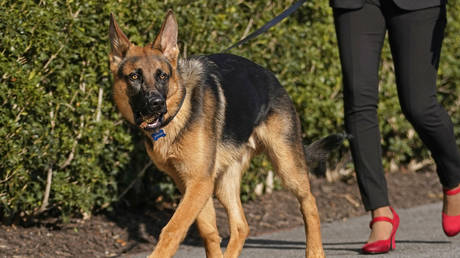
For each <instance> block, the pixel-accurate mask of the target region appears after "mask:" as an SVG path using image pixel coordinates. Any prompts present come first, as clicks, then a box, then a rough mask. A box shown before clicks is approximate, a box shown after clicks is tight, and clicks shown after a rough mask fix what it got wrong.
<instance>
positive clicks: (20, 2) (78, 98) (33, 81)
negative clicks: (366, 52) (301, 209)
mask: <svg viewBox="0 0 460 258" xmlns="http://www.w3.org/2000/svg"><path fill="white" fill-rule="evenodd" d="M293 2H294V1H292V0H289V1H268V0H258V1H255V0H253V1H236V0H231V1H219V0H211V1H204V0H197V1H186V0H183V1H153V0H152V1H132V0H131V1H129V0H128V1H95V0H86V1H78V0H68V1H47V0H41V1H38V0H36V1H32V0H14V1H13V0H6V1H5V0H0V75H1V76H0V102H1V107H0V125H1V127H0V173H1V174H0V214H1V216H2V217H3V218H4V219H5V218H6V219H9V218H13V217H18V216H20V217H23V218H27V217H29V216H33V215H37V214H39V213H41V212H43V211H46V212H48V213H50V214H52V215H55V216H63V217H66V216H70V215H78V214H83V213H90V212H94V211H96V210H99V209H105V208H110V207H111V205H112V204H113V203H114V202H116V201H119V200H118V199H119V196H120V195H121V194H122V193H124V190H125V189H127V188H128V187H130V183H131V182H133V180H135V179H136V178H137V177H138V174H139V173H141V171H142V169H143V168H144V167H145V165H146V164H148V162H149V161H148V158H147V157H146V155H145V153H144V150H143V145H142V138H141V137H140V136H139V134H138V133H137V131H136V130H135V129H134V128H131V127H130V126H128V125H127V123H125V122H124V121H123V120H122V118H121V117H120V115H118V113H117V111H116V109H115V108H114V106H113V103H112V100H111V92H110V89H111V80H112V79H111V77H110V74H109V69H108V59H107V56H108V52H109V44H108V37H107V34H108V32H107V31H108V22H109V14H110V13H111V12H113V13H114V14H115V15H116V17H117V20H118V22H119V24H120V25H121V27H122V28H123V30H124V32H125V33H126V34H127V35H128V36H129V37H130V39H131V40H132V41H133V42H135V43H136V44H145V43H147V42H149V41H152V40H153V39H154V36H155V35H156V32H157V31H158V29H159V26H160V25H161V22H162V19H163V18H164V15H165V13H166V11H167V10H168V9H170V8H171V9H173V10H174V11H175V13H176V15H177V18H178V22H179V24H180V32H179V37H180V44H181V51H182V54H183V55H184V56H185V55H188V56H190V55H195V54H206V53H215V52H219V51H222V50H223V49H225V48H226V47H228V46H230V45H231V44H232V43H233V42H235V41H237V40H238V39H240V38H241V37H242V36H243V34H244V31H245V30H246V29H249V31H253V30H254V29H255V28H257V27H260V26H262V25H263V24H264V23H265V22H267V21H268V20H270V19H271V18H272V17H274V16H275V15H277V14H278V13H280V12H281V11H282V10H284V9H285V8H286V7H287V6H288V5H290V4H292V3H293ZM327 2H328V1H319V2H318V1H308V2H307V3H306V4H305V5H304V6H303V7H302V8H301V9H300V10H299V11H297V12H296V13H295V14H294V15H293V16H292V17H290V18H289V19H287V20H285V21H283V22H282V23H281V24H279V25H277V26H276V27H275V28H273V29H271V30H270V31H269V32H268V33H265V34H263V35H261V36H259V37H258V38H256V39H255V40H252V41H251V42H250V43H249V44H246V45H244V46H242V47H239V48H237V49H235V50H232V53H234V54H239V55H242V56H245V57H248V58H250V59H252V60H254V61H256V62H257V63H259V64H261V65H263V66H265V67H267V68H269V69H271V70H272V71H274V72H275V74H277V76H278V78H279V79H280V80H281V82H282V84H283V85H285V87H286V88H287V90H288V92H289V93H290V95H291V96H292V98H293V99H294V102H295V104H296V107H297V110H298V111H299V113H300V115H301V120H302V124H303V128H304V138H305V141H306V142H309V141H312V140H313V139H315V138H318V137H321V136H324V135H327V134H329V133H333V132H341V131H343V118H342V113H343V111H342V109H343V106H342V101H341V98H342V96H341V94H342V91H341V79H340V66H339V59H338V54H337V47H336V40H335V31H334V28H333V25H332V15H331V9H330V8H329V6H328V3H327ZM448 12H449V25H448V30H447V35H446V36H447V38H446V40H445V45H444V49H443V58H442V60H441V67H440V80H439V82H440V92H441V94H440V99H441V101H442V103H443V104H445V106H446V107H448V110H449V112H450V113H451V114H452V119H453V121H454V124H455V125H456V128H459V124H460V115H459V114H458V112H456V111H457V110H456V109H457V108H458V103H459V98H458V97H457V96H460V94H459V93H460V92H459V90H458V87H456V84H457V83H458V82H460V64H459V62H460V61H459V60H460V57H459V53H460V50H459V43H458V42H460V38H459V33H458V31H460V17H459V16H458V15H456V14H458V13H460V7H459V6H456V5H454V3H453V1H451V3H450V5H449V7H448ZM248 24H252V25H251V26H249V28H248ZM382 64H383V65H382V72H381V77H382V83H381V89H382V90H381V92H382V93H381V102H380V106H379V107H380V113H379V114H380V118H381V121H382V123H381V128H382V134H383V139H384V141H383V146H384V151H385V156H386V157H387V158H389V159H395V160H397V161H398V162H401V163H407V162H408V161H410V160H411V159H413V158H416V159H424V158H426V157H427V155H428V154H427V151H426V150H425V149H424V148H423V147H422V145H421V142H420V140H419V139H418V137H411V138H410V139H408V135H411V133H410V130H411V128H410V126H409V124H408V123H407V122H406V121H405V120H404V119H403V117H402V114H401V112H400V108H399V105H398V102H397V98H396V91H395V86H394V76H393V75H392V72H393V71H392V70H393V67H392V65H391V59H390V58H389V51H388V47H387V46H386V48H385V50H384V58H383V62H382ZM456 134H457V135H459V132H458V131H456ZM389 159H386V161H388V160H389ZM265 163H266V162H265V161H264V160H263V159H258V162H256V163H254V164H253V165H252V166H251V170H252V171H253V173H252V174H251V173H248V174H247V175H246V177H245V180H244V183H243V186H244V187H243V189H244V190H245V191H244V193H243V194H244V196H245V198H246V199H247V198H249V197H250V196H251V194H250V193H251V191H252V188H253V186H254V185H255V183H256V182H257V181H258V180H261V178H262V177H263V171H264V169H263V168H264V167H265V165H264V164H265ZM50 174H51V175H52V181H51V182H52V183H51V189H50V194H49V201H48V205H47V206H46V207H42V204H43V200H44V195H45V190H46V185H47V177H48V175H50ZM139 177H140V178H141V180H138V181H137V183H136V184H134V187H133V188H132V189H131V190H130V191H129V192H128V194H127V195H124V196H123V198H122V199H123V200H124V201H126V202H127V203H129V204H131V205H135V204H138V203H144V202H151V201H154V200H155V199H158V197H159V196H163V198H162V199H163V200H164V199H171V198H175V197H176V195H175V194H176V192H175V189H174V187H172V185H171V182H170V181H169V179H168V178H166V177H165V176H163V175H162V174H161V173H158V172H157V171H156V170H155V168H154V167H152V166H151V167H149V168H148V169H147V170H146V173H145V174H142V175H140V176H139ZM43 208H45V209H43Z"/></svg>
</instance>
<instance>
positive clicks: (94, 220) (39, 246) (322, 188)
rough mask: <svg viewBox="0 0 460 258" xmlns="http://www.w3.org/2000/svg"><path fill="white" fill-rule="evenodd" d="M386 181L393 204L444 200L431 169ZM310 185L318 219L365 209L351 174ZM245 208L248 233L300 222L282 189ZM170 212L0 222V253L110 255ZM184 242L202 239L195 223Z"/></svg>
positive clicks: (140, 248) (143, 245) (123, 250)
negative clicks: (21, 223)
mask: <svg viewBox="0 0 460 258" xmlns="http://www.w3.org/2000/svg"><path fill="white" fill-rule="evenodd" d="M387 181H388V187H389V192H390V201H391V203H392V206H393V207H395V208H408V207H413V206H418V205H422V204H427V203H433V202H439V201H441V199H442V192H441V186H440V184H439V180H438V178H437V175H436V173H435V172H434V171H433V169H432V168H431V169H426V170H424V171H420V172H397V173H391V174H387ZM311 187H312V191H313V194H314V195H315V197H316V201H317V204H318V209H319V211H320V217H321V221H322V223H325V222H330V221H337V220H346V219H348V218H350V217H354V216H360V215H363V214H366V212H365V211H364V208H363V206H362V204H361V200H360V196H359V191H358V187H357V184H356V180H355V178H353V177H351V178H348V179H347V180H339V181H336V182H327V180H326V179H325V178H312V179H311ZM215 206H216V213H217V223H218V227H219V232H220V235H221V237H223V238H224V239H225V238H228V237H229V231H228V228H227V227H228V224H227V219H226V214H225V211H224V209H223V208H222V206H221V205H220V204H219V203H218V202H216V203H215ZM244 210H245V214H246V217H247V220H248V223H249V225H250V229H251V235H252V236H254V235H259V234H263V233H267V232H273V231H278V230H283V229H288V228H293V227H297V226H300V225H303V221H302V217H301V215H300V211H299V205H298V203H297V200H296V199H295V198H294V197H293V195H291V194H290V193H288V192H286V191H283V190H281V191H275V192H273V193H271V194H265V195H263V196H260V197H258V198H257V199H256V200H253V201H250V202H248V203H245V204H244ZM173 211H174V209H173V208H171V207H163V208H159V207H145V208H144V209H136V210H133V209H130V210H128V209H117V210H115V211H113V212H110V213H106V214H98V215H95V216H92V217H91V218H89V219H86V220H82V219H73V220H71V221H70V223H67V224H57V223H51V222H46V221H44V222H42V223H40V224H37V225H34V226H29V227H24V226H19V225H1V224H0V256H1V257H13V256H16V257H32V256H33V257H38V256H46V257H66V256H72V257H114V256H119V255H122V254H135V253H139V252H145V251H151V250H152V248H153V246H154V245H155V243H156V241H157V238H158V235H159V233H160V232H161V228H162V227H163V226H164V225H165V224H166V223H167V222H168V220H169V218H170V217H171V216H172V214H173ZM363 237H365V236H363ZM183 244H188V245H200V244H201V239H200V238H199V236H198V233H197V230H196V228H195V227H194V226H193V227H192V228H191V229H190V231H189V233H188V236H187V238H186V239H185V241H184V243H183Z"/></svg>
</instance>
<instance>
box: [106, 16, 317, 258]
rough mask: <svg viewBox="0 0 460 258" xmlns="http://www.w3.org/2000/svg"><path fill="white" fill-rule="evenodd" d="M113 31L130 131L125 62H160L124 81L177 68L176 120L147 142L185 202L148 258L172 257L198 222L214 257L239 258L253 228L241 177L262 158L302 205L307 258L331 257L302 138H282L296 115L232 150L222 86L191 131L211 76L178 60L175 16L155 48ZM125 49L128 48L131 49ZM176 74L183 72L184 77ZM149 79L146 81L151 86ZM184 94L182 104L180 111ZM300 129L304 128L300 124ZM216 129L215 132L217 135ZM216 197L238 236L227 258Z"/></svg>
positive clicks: (117, 97)
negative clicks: (197, 99)
mask: <svg viewBox="0 0 460 258" xmlns="http://www.w3.org/2000/svg"><path fill="white" fill-rule="evenodd" d="M111 24H112V25H111V34H110V36H111V42H112V52H111V54H110V60H111V64H110V69H111V71H112V73H113V76H114V85H113V95H114V101H115V103H116V105H117V107H118V109H119V110H120V112H121V114H122V115H123V116H124V117H125V118H126V119H127V120H128V121H129V122H130V123H132V124H134V117H133V111H132V110H131V106H130V104H129V97H128V96H127V84H126V83H125V82H124V80H123V79H122V78H119V67H120V65H121V64H122V63H123V60H126V59H127V58H128V57H133V56H136V57H150V56H152V57H159V58H155V60H154V61H152V60H150V59H142V58H141V59H139V60H138V61H136V62H133V63H124V66H123V71H121V72H122V73H123V74H129V72H130V71H131V70H133V69H136V67H137V66H142V67H143V68H144V69H147V70H148V71H155V69H157V68H161V69H167V66H166V62H162V61H161V60H163V59H165V60H167V61H168V62H169V63H171V65H172V66H173V73H172V76H171V77H170V81H169V91H168V96H167V98H166V106H167V110H168V113H167V114H166V116H165V119H167V118H168V117H169V116H173V115H175V117H174V119H173V120H172V121H171V123H169V124H168V125H166V126H165V127H164V128H163V129H164V130H165V131H166V132H167V134H166V136H165V137H164V138H161V140H159V141H155V142H154V141H153V140H152V139H151V138H150V132H147V131H144V133H145V135H147V136H148V138H149V139H150V140H147V141H146V143H145V147H146V150H147V153H148V155H149V157H150V158H151V159H152V160H153V161H154V163H155V165H156V166H157V167H158V168H159V169H160V170H162V171H164V172H165V173H167V174H168V175H169V176H170V177H171V178H172V179H173V180H174V182H175V184H176V185H177V187H178V188H179V190H180V191H181V193H182V194H183V198H182V200H181V201H180V203H179V205H178V207H177V210H176V212H175V213H174V215H173V216H172V218H171V220H170V221H169V223H168V224H167V225H166V226H165V227H164V228H163V230H162V232H161V234H160V238H159V241H158V244H157V246H156V248H155V250H154V251H153V252H152V254H151V255H150V256H149V257H152V258H153V257H156V258H165V257H172V256H173V255H174V253H175V252H176V250H177V249H178V247H179V244H180V242H181V241H182V240H183V239H184V237H185V235H186V233H187V231H188V229H189V227H190V226H191V224H192V223H193V222H194V221H196V222H197V226H198V230H199V232H200V235H201V236H202V237H203V239H204V243H205V249H206V255H207V257H237V256H238V255H239V254H240V253H241V250H242V248H243V245H244V241H245V239H246V237H247V236H248V234H249V226H248V223H247V221H246V218H245V216H244V212H243V209H242V205H241V200H240V183H241V177H242V174H243V172H244V171H245V170H246V169H247V167H248V166H249V164H250V160H251V158H252V157H253V156H254V155H256V154H257V153H259V152H262V151H264V152H266V153H267V154H268V156H269V157H270V159H271V161H272V163H273V165H274V167H275V168H276V171H277V173H278V175H279V176H280V177H281V178H282V180H283V182H284V183H285V185H286V187H287V188H288V189H289V190H290V191H292V192H293V193H294V194H295V195H296V197H297V198H298V200H299V202H300V204H301V211H302V214H303V217H304V221H305V230H306V234H307V250H306V256H307V257H324V252H323V249H322V244H321V232H320V226H319V225H320V224H319V217H318V211H317V208H316V203H315V199H314V197H313V196H312V194H311V192H310V187H309V180H308V175H307V165H306V164H305V159H304V157H303V153H304V152H303V147H302V144H301V140H300V131H299V130H297V131H296V132H294V134H295V135H296V137H297V139H299V141H298V144H293V143H292V142H288V141H287V140H285V139H284V138H283V137H280V135H286V134H289V133H291V134H292V132H291V131H293V130H294V131H295V129H294V128H289V127H288V128H286V127H283V126H281V125H282V124H289V123H283V122H282V121H283V120H285V119H288V117H291V118H292V116H295V114H291V113H283V112H285V111H279V112H278V113H277V112H275V113H273V114H271V115H270V116H269V117H268V119H267V120H265V121H264V122H262V123H261V124H260V125H259V126H258V127H257V128H256V129H255V130H254V132H253V133H252V135H251V137H250V138H249V140H248V142H247V143H245V144H241V145H233V144H229V143H226V142H223V141H222V140H221V137H220V135H221V134H222V130H223V124H224V115H225V109H226V108H229V107H227V106H226V103H225V101H224V95H223V91H222V89H221V87H220V83H219V80H218V79H217V78H214V80H215V82H216V84H217V85H218V94H217V95H218V96H217V98H218V99H216V97H215V95H214V94H213V93H212V92H211V91H210V90H207V91H204V92H203V94H204V98H203V102H202V103H201V105H202V109H203V112H201V113H200V114H201V115H200V116H199V117H198V118H196V121H194V123H189V124H187V122H188V121H189V119H190V117H191V115H192V114H191V112H192V110H191V109H192V99H191V98H192V92H193V91H194V90H195V87H200V79H201V78H202V75H203V73H204V69H203V67H202V65H201V63H200V62H199V61H197V60H179V59H178V57H177V54H178V51H176V50H177V45H176V40H175V39H174V35H176V34H177V29H176V28H171V26H173V27H174V26H177V24H175V19H174V16H173V15H172V13H168V15H167V17H166V19H165V23H164V24H163V26H162V29H161V32H160V34H159V35H158V37H157V38H156V40H155V42H154V43H153V44H150V45H147V46H146V47H138V46H134V45H132V44H131V43H129V41H128V39H127V37H126V36H124V34H123V33H122V32H121V30H120V29H119V27H118V25H116V23H115V21H114V20H113V21H111ZM163 34H167V35H163ZM118 46H122V47H120V48H119V47H118ZM123 46H129V47H127V49H126V48H125V47H123ZM176 68H178V70H180V74H179V73H178V70H176ZM125 70H126V71H125ZM152 74H153V72H152ZM150 79H151V78H149V77H148V76H146V80H150ZM184 94H185V98H184V101H183V104H182V105H180V102H181V99H182V98H183V96H184ZM218 100H219V101H218ZM294 119H297V118H294ZM296 121H297V123H298V119H297V120H296ZM186 125H187V129H186V130H185V129H184V128H185V127H186ZM209 128H215V131H214V132H213V131H212V130H210V129H209ZM297 128H300V126H297ZM213 194H215V196H216V197H217V198H218V200H219V201H220V202H221V203H222V205H223V206H224V207H225V209H226V211H227V213H228V218H229V225H230V233H231V236H230V240H229V243H228V246H227V249H226V252H225V254H224V255H223V254H222V251H221V249H220V241H221V238H220V237H219V234H218V231H217V227H216V215H215V210H214V207H213V202H212V196H213Z"/></svg>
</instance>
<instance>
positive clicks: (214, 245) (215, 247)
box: [196, 198, 222, 258]
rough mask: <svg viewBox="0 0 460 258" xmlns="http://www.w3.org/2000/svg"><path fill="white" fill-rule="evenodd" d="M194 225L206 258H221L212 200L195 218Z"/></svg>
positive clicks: (210, 199) (219, 240)
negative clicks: (198, 233) (200, 238)
mask: <svg viewBox="0 0 460 258" xmlns="http://www.w3.org/2000/svg"><path fill="white" fill-rule="evenodd" d="M196 224H197V227H198V231H199V232H200V236H201V237H202V238H203V240H204V247H205V249H206V257H207V258H221V257H222V250H221V249H220V242H221V238H220V236H219V232H218V230H217V226H216V210H215V209H214V204H213V200H212V198H209V200H208V202H207V203H206V205H205V206H204V208H203V210H201V212H200V214H199V215H198V217H197V218H196Z"/></svg>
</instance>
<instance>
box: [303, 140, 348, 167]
mask: <svg viewBox="0 0 460 258" xmlns="http://www.w3.org/2000/svg"><path fill="white" fill-rule="evenodd" d="M349 138H350V136H349V135H347V134H346V133H338V134H331V135H329V136H326V137H324V138H322V139H319V140H317V141H315V142H313V143H311V144H310V145H308V146H304V150H305V159H306V161H307V165H308V167H309V169H310V171H311V172H312V173H313V174H315V175H324V174H325V172H326V162H327V159H328V157H329V153H330V152H331V151H333V150H335V149H337V148H338V147H340V146H341V145H342V143H343V141H344V140H345V139H349Z"/></svg>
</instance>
